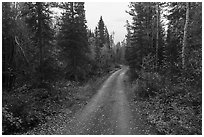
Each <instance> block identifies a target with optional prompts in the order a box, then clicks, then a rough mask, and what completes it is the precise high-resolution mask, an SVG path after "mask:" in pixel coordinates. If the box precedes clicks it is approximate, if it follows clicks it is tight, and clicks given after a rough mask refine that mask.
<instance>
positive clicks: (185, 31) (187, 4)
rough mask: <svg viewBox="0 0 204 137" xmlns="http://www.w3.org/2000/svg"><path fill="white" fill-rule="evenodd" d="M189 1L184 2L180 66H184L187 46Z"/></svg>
mask: <svg viewBox="0 0 204 137" xmlns="http://www.w3.org/2000/svg"><path fill="white" fill-rule="evenodd" d="M189 10H190V6H189V2H187V3H186V22H185V26H184V34H183V46H182V67H183V69H184V68H185V48H186V46H187V31H188V23H189Z"/></svg>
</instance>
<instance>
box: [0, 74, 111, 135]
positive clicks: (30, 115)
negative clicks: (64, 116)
mask: <svg viewBox="0 0 204 137" xmlns="http://www.w3.org/2000/svg"><path fill="white" fill-rule="evenodd" d="M108 76H109V74H108V73H106V74H104V76H101V77H98V76H96V77H93V78H91V79H90V80H88V81H87V82H83V83H79V82H73V81H72V82H71V81H67V80H61V81H58V82H55V83H50V84H46V83H44V84H43V86H41V87H40V88H35V89H34V88H31V86H29V85H24V86H22V87H20V88H17V89H15V90H13V91H11V92H5V91H4V92H3V98H2V102H3V104H2V134H23V133H25V132H27V131H29V130H32V129H33V128H34V127H38V126H39V125H42V123H46V122H47V121H49V120H50V119H52V117H55V116H56V115H59V114H60V113H62V111H64V110H67V109H69V110H70V112H71V113H75V111H77V110H78V109H79V108H80V107H82V106H83V105H85V104H86V103H87V101H88V100H89V99H90V98H91V97H92V96H93V95H94V94H95V93H96V91H97V88H99V86H100V85H101V84H102V82H104V80H105V79H106V78H107V77H108Z"/></svg>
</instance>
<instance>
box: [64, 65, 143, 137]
mask: <svg viewBox="0 0 204 137" xmlns="http://www.w3.org/2000/svg"><path fill="white" fill-rule="evenodd" d="M127 70H128V68H127V67H123V68H122V69H120V70H118V71H116V72H115V73H113V74H112V75H111V76H110V77H109V78H108V79H107V80H106V81H105V82H104V84H103V85H102V87H101V89H99V90H98V92H97V94H96V95H95V96H94V97H93V98H92V99H91V100H90V102H89V103H88V104H87V105H86V106H85V108H84V109H83V110H82V111H80V112H78V113H77V114H76V115H75V117H74V118H73V119H72V120H71V121H70V122H69V123H67V125H66V127H64V128H63V131H62V134H75V135H76V134H77V135H79V134H85V135H88V134H89V135H90V134H94V135H100V134H103V135H104V134H105V135H116V134H117V135H121V134H125V135H128V134H143V133H141V132H140V131H138V129H137V128H136V126H135V121H134V120H133V119H134V117H133V116H132V111H131V109H130V105H129V102H128V100H127V97H126V89H125V86H124V80H123V79H124V75H125V73H126V71H127Z"/></svg>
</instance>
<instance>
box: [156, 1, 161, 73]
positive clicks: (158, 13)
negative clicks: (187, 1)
mask: <svg viewBox="0 0 204 137" xmlns="http://www.w3.org/2000/svg"><path fill="white" fill-rule="evenodd" d="M156 6H157V28H156V29H157V30H156V31H157V37H156V71H158V70H157V69H158V48H159V23H160V11H159V2H157V5H156Z"/></svg>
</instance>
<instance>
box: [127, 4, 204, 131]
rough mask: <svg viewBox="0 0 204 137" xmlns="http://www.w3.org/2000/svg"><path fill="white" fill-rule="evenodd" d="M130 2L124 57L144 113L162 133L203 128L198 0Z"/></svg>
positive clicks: (200, 33)
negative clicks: (129, 17) (130, 18)
mask: <svg viewBox="0 0 204 137" xmlns="http://www.w3.org/2000/svg"><path fill="white" fill-rule="evenodd" d="M129 7H130V10H129V11H128V13H129V14H130V15H131V16H132V23H131V24H130V23H129V22H127V26H128V27H127V30H128V34H127V47H126V49H127V50H126V54H125V59H126V62H127V65H129V66H130V72H129V73H130V74H129V75H130V77H131V79H132V83H133V85H132V86H133V87H132V88H133V90H135V94H136V98H138V99H140V100H143V101H141V103H142V105H143V110H144V114H145V115H146V116H147V119H148V121H149V122H150V123H151V124H153V125H155V126H156V128H157V130H158V132H159V133H160V134H201V132H202V128H201V125H202V119H201V118H202V3H188V2H187V3H181V2H178V3H148V2H147V3H143V2H142V3H134V2H133V3H130V5H129ZM166 9H168V12H167V11H166ZM162 17H165V19H162ZM167 21H168V23H166V24H165V22H167ZM165 27H167V29H166V30H165ZM136 83H137V84H138V86H136V87H135V86H134V85H137V84H136Z"/></svg>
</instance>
